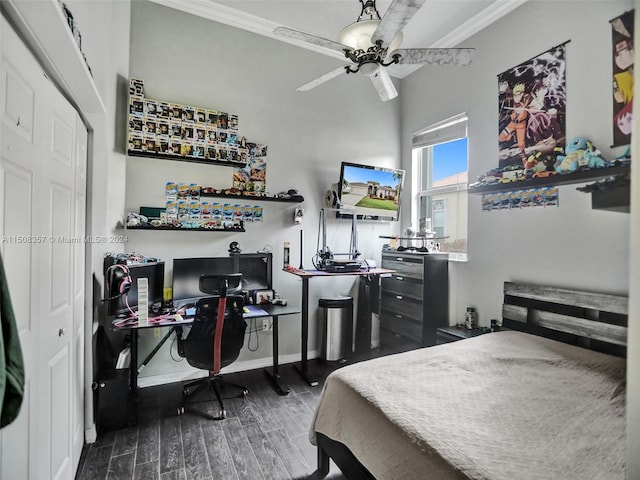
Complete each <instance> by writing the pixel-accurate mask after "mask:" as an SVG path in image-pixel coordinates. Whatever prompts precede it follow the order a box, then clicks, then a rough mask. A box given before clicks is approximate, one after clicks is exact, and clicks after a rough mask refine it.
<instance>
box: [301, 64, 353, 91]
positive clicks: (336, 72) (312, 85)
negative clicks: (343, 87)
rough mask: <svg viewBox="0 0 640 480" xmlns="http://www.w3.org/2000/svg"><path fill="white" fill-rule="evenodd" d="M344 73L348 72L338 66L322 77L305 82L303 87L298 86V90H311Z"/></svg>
mask: <svg viewBox="0 0 640 480" xmlns="http://www.w3.org/2000/svg"><path fill="white" fill-rule="evenodd" d="M343 73H346V70H345V68H344V67H339V68H336V69H335V70H331V71H330V72H329V73H325V74H324V75H322V76H321V77H318V78H316V79H315V80H312V81H310V82H309V83H305V84H304V85H302V86H301V87H298V88H296V90H298V91H299V92H306V91H307V90H311V89H312V88H315V87H317V86H318V85H321V84H323V83H324V82H328V81H329V80H331V79H332V78H336V77H338V76H340V75H342V74H343Z"/></svg>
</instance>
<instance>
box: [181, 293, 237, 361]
mask: <svg viewBox="0 0 640 480" xmlns="http://www.w3.org/2000/svg"><path fill="white" fill-rule="evenodd" d="M226 298H227V305H226V308H225V314H224V326H223V328H222V341H221V344H220V345H221V348H220V368H223V367H226V366H227V365H229V364H231V363H233V362H234V361H235V360H236V359H237V358H238V356H239V355H240V350H242V346H243V345H244V334H245V331H246V329H247V324H246V323H245V321H244V318H243V317H242V308H243V306H244V299H243V297H242V295H233V296H230V297H229V296H228V297H226ZM219 302H220V297H205V298H201V299H200V300H198V303H197V304H196V314H195V317H194V319H193V324H192V326H191V331H190V332H189V335H187V338H186V339H184V340H183V341H182V346H181V347H182V350H183V351H182V352H181V354H182V355H183V356H184V357H185V358H186V359H187V362H189V365H191V366H192V367H195V368H200V369H203V370H213V369H214V347H213V339H214V336H215V330H216V325H217V324H218V318H217V317H218V304H219ZM216 373H217V372H216Z"/></svg>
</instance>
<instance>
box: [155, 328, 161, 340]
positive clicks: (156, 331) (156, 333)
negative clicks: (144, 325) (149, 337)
mask: <svg viewBox="0 0 640 480" xmlns="http://www.w3.org/2000/svg"><path fill="white" fill-rule="evenodd" d="M153 338H155V339H156V340H157V339H158V338H160V329H159V328H158V327H156V328H154V329H153Z"/></svg>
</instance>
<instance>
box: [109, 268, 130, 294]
mask: <svg viewBox="0 0 640 480" xmlns="http://www.w3.org/2000/svg"><path fill="white" fill-rule="evenodd" d="M131 283H132V280H131V272H130V271H129V267H127V266H126V265H122V264H121V263H116V264H115V265H111V266H110V267H109V268H107V285H108V288H109V293H110V294H111V295H112V296H113V295H115V296H120V295H124V294H125V293H127V292H128V291H129V290H131Z"/></svg>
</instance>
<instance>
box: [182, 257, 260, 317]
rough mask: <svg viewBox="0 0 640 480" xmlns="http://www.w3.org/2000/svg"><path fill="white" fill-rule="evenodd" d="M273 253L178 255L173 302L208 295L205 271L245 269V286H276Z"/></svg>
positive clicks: (190, 301) (247, 288)
mask: <svg viewBox="0 0 640 480" xmlns="http://www.w3.org/2000/svg"><path fill="white" fill-rule="evenodd" d="M272 259H273V256H272V254H271V253H240V254H235V255H231V256H229V257H205V258H174V259H173V284H172V288H173V305H174V306H175V307H181V306H184V305H188V304H195V302H196V301H197V300H198V299H199V298H202V297H206V296H207V295H206V294H204V293H202V292H201V291H200V276H201V275H221V274H227V273H242V290H244V291H247V292H253V291H255V290H265V289H268V290H270V289H271V288H272V280H271V279H272Z"/></svg>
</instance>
